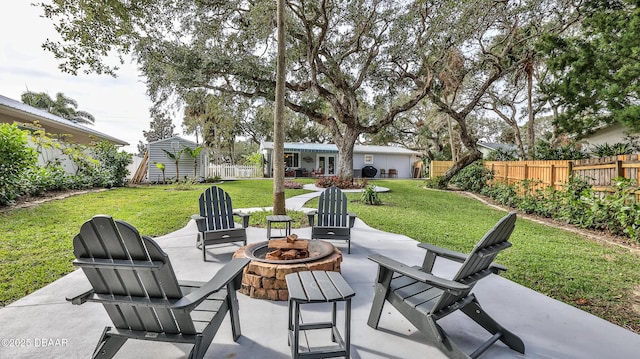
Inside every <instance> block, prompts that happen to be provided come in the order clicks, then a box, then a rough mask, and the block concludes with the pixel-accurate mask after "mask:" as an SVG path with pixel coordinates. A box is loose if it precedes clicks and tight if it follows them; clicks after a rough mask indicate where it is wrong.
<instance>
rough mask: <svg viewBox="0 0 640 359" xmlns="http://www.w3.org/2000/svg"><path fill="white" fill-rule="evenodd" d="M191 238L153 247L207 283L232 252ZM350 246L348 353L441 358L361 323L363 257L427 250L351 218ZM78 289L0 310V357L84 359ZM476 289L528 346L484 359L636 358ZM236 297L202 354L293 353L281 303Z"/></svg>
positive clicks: (586, 328)
mask: <svg viewBox="0 0 640 359" xmlns="http://www.w3.org/2000/svg"><path fill="white" fill-rule="evenodd" d="M315 195H317V194H316V193H310V194H307V195H303V196H299V197H296V198H293V199H291V200H288V201H287V207H288V208H291V209H301V208H302V207H303V205H304V203H305V202H306V201H307V200H308V199H310V198H313V197H314V196H315ZM253 210H256V209H253ZM256 215H258V213H256ZM488 229H489V228H487V230H488ZM294 233H297V234H298V235H299V236H300V237H302V238H304V237H308V236H309V235H310V228H302V229H294ZM248 237H249V243H253V242H259V241H264V240H266V230H265V229H262V228H249V229H248ZM195 238H196V227H195V224H194V223H193V221H191V222H189V223H188V224H187V226H185V227H184V228H182V229H180V230H178V231H176V232H174V233H170V234H168V235H166V236H162V237H159V238H156V241H157V242H158V243H159V244H160V245H161V246H162V247H163V248H164V250H165V251H166V252H167V253H168V254H169V257H170V258H171V262H172V265H173V267H174V269H175V271H176V275H177V276H178V278H179V279H188V280H200V281H205V280H208V279H209V278H210V277H211V276H212V275H213V274H214V273H215V272H216V271H217V270H218V268H220V267H221V266H222V265H223V264H224V263H226V262H228V261H229V260H230V259H231V256H232V254H233V252H235V250H236V249H237V248H238V246H237V245H223V246H220V247H217V248H212V249H211V250H210V251H209V257H208V259H209V261H208V262H203V261H202V259H201V252H200V251H199V250H198V249H196V248H195ZM351 243H352V248H351V254H349V255H348V254H346V244H345V243H344V242H335V243H334V244H335V245H336V246H337V247H338V248H340V249H345V250H344V252H345V254H344V260H343V262H342V275H343V276H344V278H345V279H346V280H347V282H348V283H349V284H350V285H351V286H352V287H353V289H354V290H355V291H356V296H355V297H354V298H353V303H352V305H353V309H352V310H353V312H352V340H351V342H352V357H353V358H397V359H409V358H416V359H418V358H420V359H423V358H445V356H444V355H443V354H442V353H440V352H439V351H437V350H435V349H433V348H431V347H429V346H428V345H426V344H424V343H425V341H424V339H423V336H422V334H420V333H419V332H417V330H416V329H415V328H414V327H413V326H412V325H411V324H409V323H408V322H407V320H405V319H404V318H403V317H402V316H401V315H399V314H398V313H397V312H396V311H395V310H394V309H393V308H392V307H391V306H385V310H384V313H383V316H382V319H381V321H380V328H379V330H374V329H372V328H370V327H369V326H367V324H366V321H367V316H368V314H369V308H370V306H371V298H372V294H373V284H374V282H375V277H376V274H377V267H376V265H375V264H374V263H373V262H371V261H369V260H368V259H367V256H369V255H370V254H373V253H383V254H385V255H387V256H390V257H392V258H396V259H401V260H402V261H403V262H405V263H408V264H419V263H421V261H422V257H423V254H424V253H423V252H422V250H420V249H419V248H417V247H416V241H414V240H413V239H411V238H408V237H406V236H403V235H399V234H392V233H386V232H382V231H379V230H376V229H373V228H371V227H369V226H367V225H366V224H365V223H364V222H362V221H361V220H357V221H356V225H355V227H354V229H353V231H352V240H351ZM498 259H499V257H498ZM456 268H457V265H456V264H455V263H453V262H449V261H446V260H440V261H439V262H437V263H436V267H435V271H434V272H435V273H436V274H439V275H451V274H453V272H454V271H455V270H456ZM85 289H88V282H87V281H86V279H85V277H84V274H83V273H82V272H81V271H74V272H73V273H70V274H68V275H66V276H65V277H63V278H61V279H59V280H57V281H56V282H54V283H52V284H50V285H48V286H46V287H45V288H42V289H41V290H38V291H36V292H34V293H32V294H30V295H28V296H26V297H24V298H22V299H20V300H18V301H16V302H14V303H12V304H11V305H9V306H7V307H5V308H3V309H0V358H36V357H37V358H88V357H90V356H91V353H92V352H93V350H94V348H95V345H96V343H97V341H98V338H99V337H100V335H101V333H102V331H103V329H104V327H105V326H107V325H111V323H110V321H109V318H108V316H107V314H106V312H105V311H104V309H103V307H102V305H100V304H95V303H87V304H84V305H81V306H74V305H71V304H70V303H68V302H66V301H65V297H66V296H72V295H75V294H78V293H80V292H81V291H84V290H85ZM474 292H475V293H476V295H477V297H478V299H479V301H480V303H481V304H482V305H483V307H484V308H485V310H486V311H487V312H488V313H490V314H491V315H492V316H493V317H494V318H495V319H497V320H498V321H499V322H500V323H501V324H503V325H504V326H505V327H506V328H509V329H510V330H512V331H513V332H514V333H516V334H518V335H519V336H520V337H521V338H522V340H523V341H524V343H525V346H526V354H525V355H520V354H519V353H516V352H514V351H511V350H509V349H508V348H507V347H506V346H504V345H502V344H501V343H498V344H496V345H494V346H493V347H492V348H491V349H489V350H488V351H487V352H486V353H485V354H484V355H483V356H482V357H483V358H558V359H560V358H575V359H588V358H593V359H601V358H638V357H640V335H637V334H634V333H632V332H630V331H628V330H626V329H624V328H621V327H619V326H616V325H613V324H611V323H609V322H607V321H604V320H602V319H600V318H597V317H595V316H592V315H590V314H588V313H586V312H583V311H581V310H579V309H576V308H574V307H572V306H569V305H566V304H563V303H561V302H558V301H555V300H553V299H551V298H549V297H546V296H544V295H542V294H540V293H537V292H534V291H532V290H530V289H528V288H525V287H522V286H520V285H518V284H516V283H514V282H511V281H509V280H506V279H504V278H502V277H499V276H495V275H492V276H489V277H488V278H486V279H483V280H482V281H480V282H479V283H478V284H477V285H476V287H475V289H474ZM238 299H239V302H240V320H241V326H242V337H241V338H240V339H239V340H238V341H237V342H233V340H232V339H231V328H230V324H229V319H228V316H227V318H226V319H225V323H223V326H222V328H221V329H220V331H219V332H218V334H217V335H216V337H215V339H214V341H213V344H212V346H211V347H210V349H209V351H208V353H207V358H227V359H228V358H265V359H269V358H287V357H290V350H289V347H288V345H287V302H286V301H282V302H275V301H267V300H259V299H253V298H249V297H247V296H245V295H242V294H238ZM340 307H341V306H339V308H340ZM304 310H305V308H303V311H304ZM329 310H330V309H329V307H325V306H322V307H321V306H315V305H314V306H313V307H311V309H310V310H309V309H306V311H304V312H303V313H304V315H305V317H304V318H305V320H308V319H309V318H311V317H318V316H321V315H325V314H327V313H329ZM340 314H342V313H340ZM338 320H341V318H340V317H339V318H338ZM440 323H441V325H442V326H443V327H444V329H445V330H446V331H447V333H448V334H449V335H450V336H451V337H452V338H453V339H454V340H455V341H456V342H457V343H458V344H459V345H460V346H462V347H463V349H467V350H468V352H471V351H472V349H473V348H474V347H475V346H477V345H479V344H480V343H481V342H483V341H484V340H485V339H486V338H488V334H487V333H486V332H484V330H482V329H481V328H479V327H478V326H477V325H476V324H475V323H473V322H472V321H471V320H469V319H467V318H466V317H465V316H464V315H461V314H458V313H454V314H452V315H450V316H449V317H447V318H445V319H443V320H441V321H440ZM327 336H328V334H327ZM314 339H315V338H311V337H310V338H309V340H314ZM311 345H315V343H311ZM190 349H191V348H190V346H188V345H174V344H167V343H155V342H144V341H132V340H130V341H128V342H127V343H126V344H125V345H124V346H123V348H122V349H121V350H120V352H119V353H118V355H117V356H116V357H117V358H142V357H149V358H183V357H185V356H186V354H187V353H188V352H189V350H190Z"/></svg>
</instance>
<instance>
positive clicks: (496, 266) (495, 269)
mask: <svg viewBox="0 0 640 359" xmlns="http://www.w3.org/2000/svg"><path fill="white" fill-rule="evenodd" d="M489 269H490V270H491V271H492V272H493V273H494V274H500V273H501V272H506V271H507V267H505V266H503V265H502V264H498V263H491V266H489Z"/></svg>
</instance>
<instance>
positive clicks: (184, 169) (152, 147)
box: [147, 136, 205, 182]
mask: <svg viewBox="0 0 640 359" xmlns="http://www.w3.org/2000/svg"><path fill="white" fill-rule="evenodd" d="M197 146H198V144H197V143H195V142H192V141H189V140H185V139H184V138H182V137H179V136H175V137H170V138H165V139H163V140H158V141H155V142H151V143H149V144H148V145H147V149H148V151H149V159H148V163H147V180H148V181H149V182H162V181H163V177H162V170H160V169H159V168H158V167H157V166H156V163H162V164H164V167H165V170H164V175H165V179H166V180H167V181H169V180H173V179H175V178H176V172H178V173H179V175H180V178H185V177H187V178H194V170H195V172H196V173H195V177H196V179H197V180H202V179H203V178H204V177H205V176H204V173H205V165H204V164H203V162H204V155H203V153H204V152H203V151H201V152H200V154H199V155H198V157H197V158H196V159H195V164H196V167H195V168H194V158H193V157H191V156H189V155H188V154H186V153H182V154H181V156H180V158H179V160H178V168H177V171H176V163H175V161H174V160H173V159H172V158H170V157H169V156H168V155H167V153H166V152H164V151H163V149H164V150H167V151H169V152H171V153H173V154H174V155H177V154H178V153H179V152H180V151H181V150H182V149H183V148H184V147H189V148H191V149H194V148H196V147H197Z"/></svg>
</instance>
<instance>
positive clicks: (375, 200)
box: [360, 185, 382, 206]
mask: <svg viewBox="0 0 640 359" xmlns="http://www.w3.org/2000/svg"><path fill="white" fill-rule="evenodd" d="M360 201H361V202H362V203H365V204H368V205H372V206H379V205H381V204H382V200H381V199H380V196H379V195H378V192H376V186H375V185H368V186H366V187H365V188H364V191H362V194H361V195H360Z"/></svg>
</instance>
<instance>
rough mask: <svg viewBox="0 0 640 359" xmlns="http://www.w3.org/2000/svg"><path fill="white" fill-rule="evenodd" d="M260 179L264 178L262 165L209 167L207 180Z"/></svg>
mask: <svg viewBox="0 0 640 359" xmlns="http://www.w3.org/2000/svg"><path fill="white" fill-rule="evenodd" d="M214 177H219V178H222V179H231V178H259V177H262V167H261V166H260V165H255V166H252V165H209V167H207V170H206V175H205V178H214Z"/></svg>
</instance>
